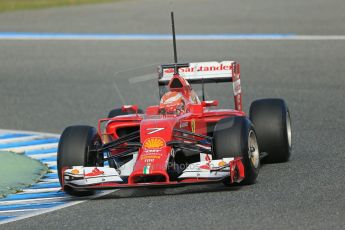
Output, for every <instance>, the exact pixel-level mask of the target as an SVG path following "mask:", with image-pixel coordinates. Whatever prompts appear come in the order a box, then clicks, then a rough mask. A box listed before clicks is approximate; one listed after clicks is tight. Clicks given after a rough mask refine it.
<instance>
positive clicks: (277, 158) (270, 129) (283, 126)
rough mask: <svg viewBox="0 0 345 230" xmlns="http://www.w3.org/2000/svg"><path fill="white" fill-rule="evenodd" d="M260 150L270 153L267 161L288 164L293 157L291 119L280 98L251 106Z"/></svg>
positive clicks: (251, 114) (255, 102) (260, 101)
mask: <svg viewBox="0 0 345 230" xmlns="http://www.w3.org/2000/svg"><path fill="white" fill-rule="evenodd" d="M249 114H250V115H249V116H250V120H251V122H252V123H253V124H254V127H255V131H256V134H257V138H258V143H259V146H260V150H261V151H262V152H266V153H268V156H267V157H266V158H265V161H267V162H271V163H279V162H286V161H288V160H289V158H290V155H291V147H292V144H291V119H290V112H289V109H288V107H287V105H286V103H285V101H284V100H282V99H278V98H269V99H261V100H256V101H254V102H253V103H252V104H251V106H250V112H249Z"/></svg>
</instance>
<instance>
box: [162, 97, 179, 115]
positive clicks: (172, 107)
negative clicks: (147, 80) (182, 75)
mask: <svg viewBox="0 0 345 230" xmlns="http://www.w3.org/2000/svg"><path fill="white" fill-rule="evenodd" d="M159 109H160V112H161V113H162V114H176V115H179V114H181V113H182V112H184V111H185V101H184V98H183V95H182V93H180V92H167V93H165V94H164V95H163V97H162V98H161V101H160V104H159Z"/></svg>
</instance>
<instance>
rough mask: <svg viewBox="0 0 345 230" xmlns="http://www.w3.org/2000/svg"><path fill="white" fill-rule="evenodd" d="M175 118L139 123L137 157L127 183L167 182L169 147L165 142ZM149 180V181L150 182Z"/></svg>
mask: <svg viewBox="0 0 345 230" xmlns="http://www.w3.org/2000/svg"><path fill="white" fill-rule="evenodd" d="M175 124H176V119H174V118H166V119H148V120H143V121H142V122H141V124H140V141H141V143H142V148H140V149H139V153H138V158H137V161H136V163H135V166H134V170H133V172H132V174H131V175H130V177H129V180H128V182H129V183H141V182H147V181H148V178H149V179H150V180H152V181H157V180H158V181H159V182H168V181H169V176H168V174H167V172H166V171H167V164H168V162H169V157H170V152H171V147H170V146H167V142H169V141H170V140H171V139H172V133H173V129H174V127H175ZM152 181H150V182H152Z"/></svg>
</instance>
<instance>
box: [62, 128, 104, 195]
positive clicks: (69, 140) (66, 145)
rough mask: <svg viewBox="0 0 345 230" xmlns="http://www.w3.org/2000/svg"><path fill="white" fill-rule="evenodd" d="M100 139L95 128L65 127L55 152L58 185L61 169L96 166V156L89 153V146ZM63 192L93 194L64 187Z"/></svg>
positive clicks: (92, 145) (92, 146) (91, 146)
mask: <svg viewBox="0 0 345 230" xmlns="http://www.w3.org/2000/svg"><path fill="white" fill-rule="evenodd" d="M99 140H100V138H99V136H98V134H97V131H96V129H95V128H93V127H90V126H70V127H67V128H66V129H65V130H64V131H63V133H62V135H61V137H60V141H59V146H58V152H57V170H58V177H59V182H60V185H61V186H63V185H62V180H63V178H62V177H63V175H62V174H63V170H65V169H66V168H70V167H72V166H96V165H97V161H98V157H99V156H97V155H96V154H94V153H93V154H92V153H90V152H89V151H88V150H89V148H94V146H95V145H96V144H97V142H98V141H99ZM65 192H66V193H68V194H71V195H75V196H84V195H91V194H93V192H92V191H79V190H78V191H75V190H71V189H65Z"/></svg>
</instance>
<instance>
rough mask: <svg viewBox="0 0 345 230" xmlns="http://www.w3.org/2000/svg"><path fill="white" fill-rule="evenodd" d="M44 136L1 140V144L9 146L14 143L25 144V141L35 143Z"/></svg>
mask: <svg viewBox="0 0 345 230" xmlns="http://www.w3.org/2000/svg"><path fill="white" fill-rule="evenodd" d="M42 138H44V136H42V135H34V136H27V137H13V138H7V139H0V144H8V143H13V142H23V141H33V140H37V139H42Z"/></svg>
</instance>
